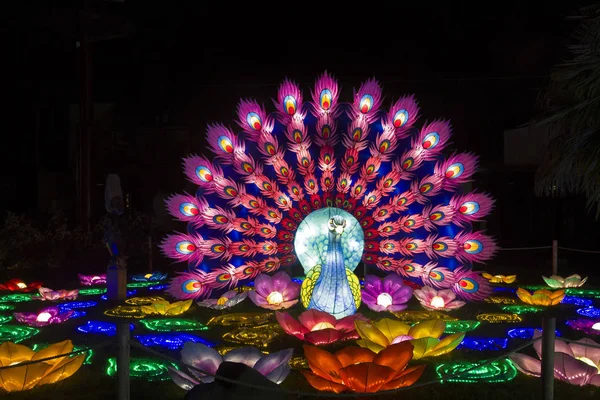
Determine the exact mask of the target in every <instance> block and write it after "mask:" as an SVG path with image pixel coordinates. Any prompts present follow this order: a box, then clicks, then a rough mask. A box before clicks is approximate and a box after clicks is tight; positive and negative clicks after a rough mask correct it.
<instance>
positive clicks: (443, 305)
mask: <svg viewBox="0 0 600 400" xmlns="http://www.w3.org/2000/svg"><path fill="white" fill-rule="evenodd" d="M413 293H414V294H415V297H416V298H417V300H419V302H420V303H421V305H422V306H423V307H425V308H427V309H428V310H437V311H443V310H446V311H447V310H456V309H457V308H461V307H462V306H464V305H465V302H464V301H460V300H457V299H456V295H455V294H454V292H453V291H452V290H449V289H445V290H435V289H434V288H432V287H429V286H423V287H422V288H421V289H419V290H415V291H414V292H413Z"/></svg>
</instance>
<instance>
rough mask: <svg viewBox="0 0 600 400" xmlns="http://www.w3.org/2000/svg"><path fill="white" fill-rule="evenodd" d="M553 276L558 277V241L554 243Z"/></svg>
mask: <svg viewBox="0 0 600 400" xmlns="http://www.w3.org/2000/svg"><path fill="white" fill-rule="evenodd" d="M552 275H558V240H553V241H552Z"/></svg>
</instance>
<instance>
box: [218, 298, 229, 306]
mask: <svg viewBox="0 0 600 400" xmlns="http://www.w3.org/2000/svg"><path fill="white" fill-rule="evenodd" d="M227 300H229V299H228V298H227V297H219V300H217V305H218V306H224V305H225V303H227Z"/></svg>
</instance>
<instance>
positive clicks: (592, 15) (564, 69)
mask: <svg viewBox="0 0 600 400" xmlns="http://www.w3.org/2000/svg"><path fill="white" fill-rule="evenodd" d="M579 19H580V20H581V23H580V26H579V27H578V29H577V30H576V32H575V33H574V39H575V41H576V43H575V44H573V45H571V46H569V50H570V52H571V54H572V57H571V59H569V60H568V61H566V62H564V63H562V64H560V65H558V66H557V67H556V68H555V70H554V71H553V73H552V75H551V81H550V84H549V86H548V88H547V90H546V91H545V93H544V94H543V95H542V97H541V99H542V102H543V107H544V109H545V111H546V113H545V115H544V116H543V118H542V119H540V120H538V121H537V124H538V125H541V126H546V127H548V128H549V131H550V133H551V140H550V144H549V146H548V148H547V149H546V152H545V155H544V158H543V160H542V163H541V164H540V166H539V168H538V171H537V173H536V183H535V186H536V187H535V190H536V193H537V194H540V195H558V196H561V195H566V194H578V195H583V196H585V197H586V199H587V205H588V207H589V209H590V210H593V209H594V208H595V209H596V218H598V217H600V3H598V4H594V5H592V6H588V7H585V8H583V9H582V10H581V17H579Z"/></svg>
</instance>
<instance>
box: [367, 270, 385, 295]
mask: <svg viewBox="0 0 600 400" xmlns="http://www.w3.org/2000/svg"><path fill="white" fill-rule="evenodd" d="M363 290H364V291H365V292H367V293H369V294H371V295H372V296H375V297H377V296H379V294H380V293H381V292H382V291H383V283H382V282H381V279H380V278H379V277H378V276H375V275H367V276H365V283H364V285H363Z"/></svg>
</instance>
